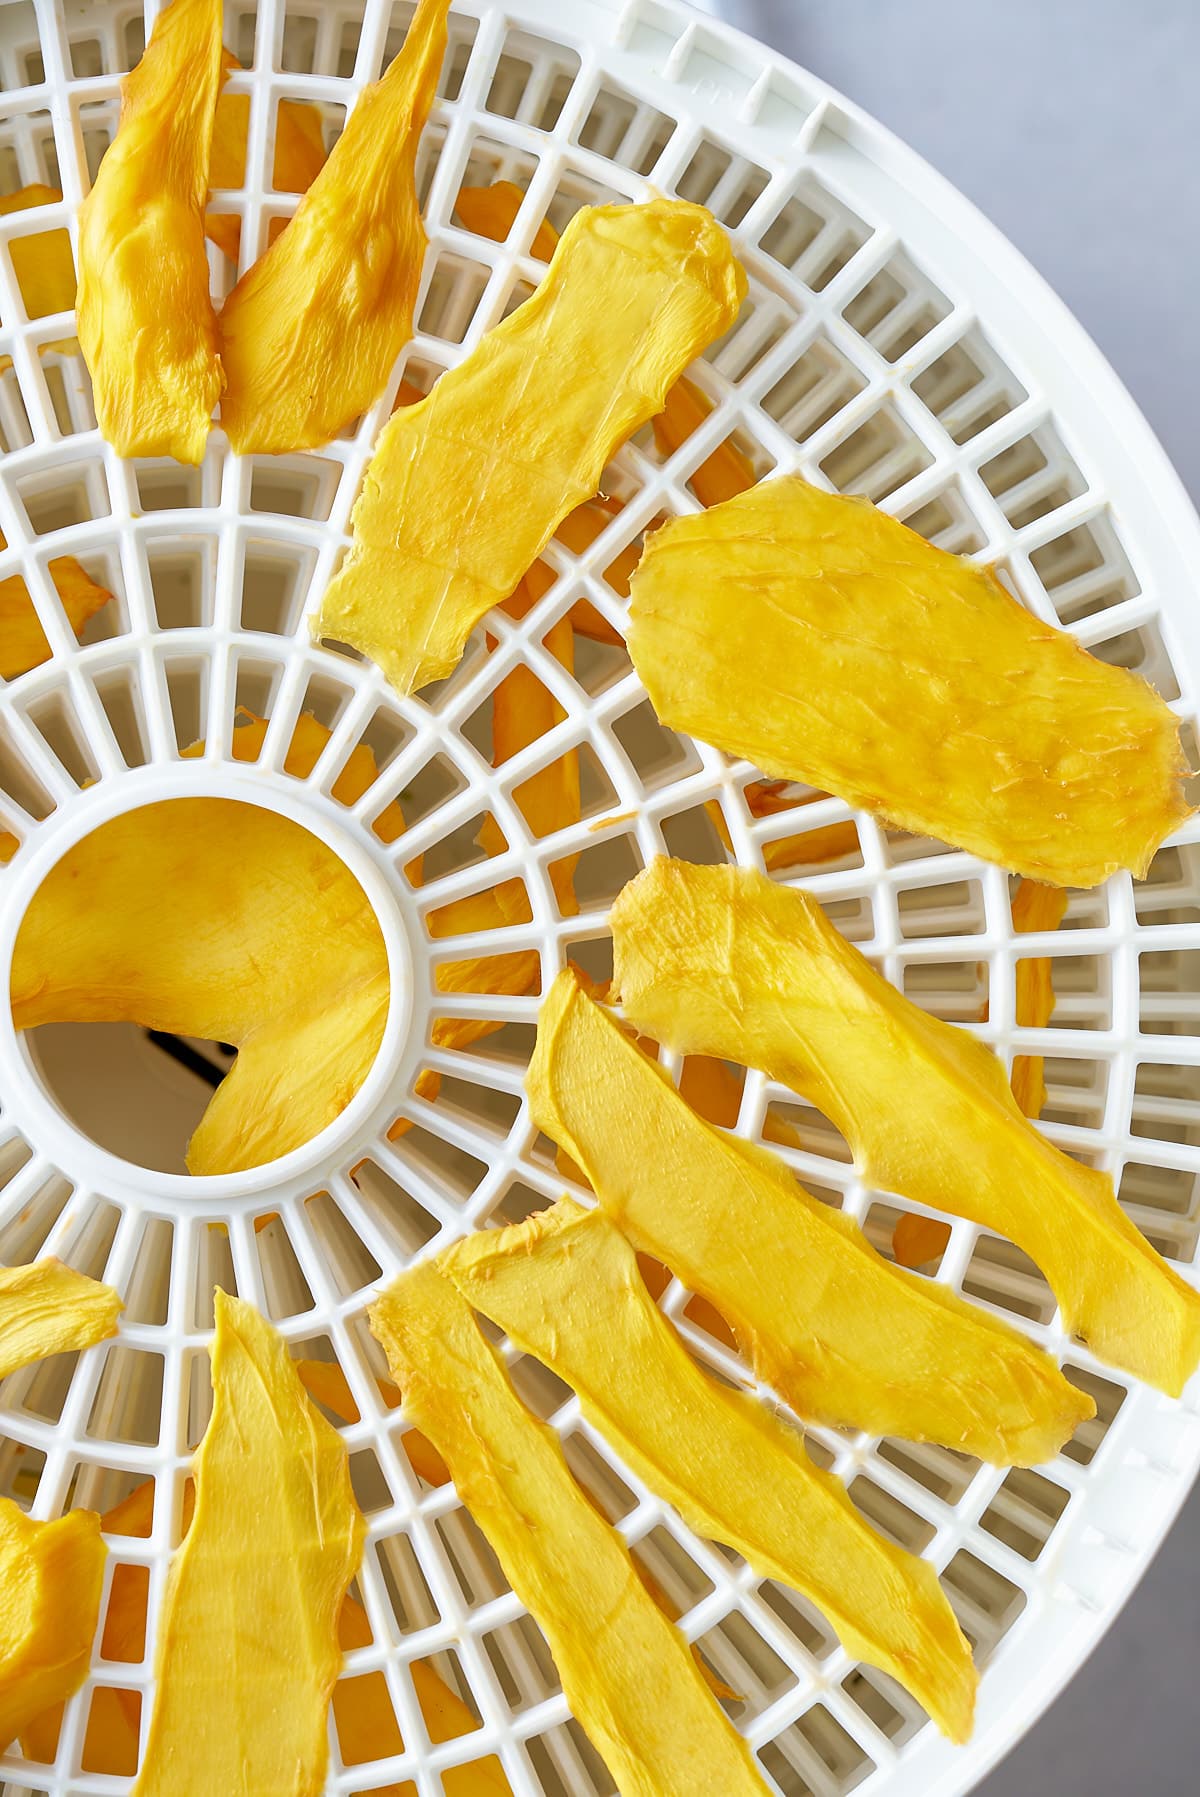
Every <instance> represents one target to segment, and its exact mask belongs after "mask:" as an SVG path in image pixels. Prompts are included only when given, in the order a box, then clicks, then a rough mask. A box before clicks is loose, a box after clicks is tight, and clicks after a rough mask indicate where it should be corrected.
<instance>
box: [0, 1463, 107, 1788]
mask: <svg viewBox="0 0 1200 1797" xmlns="http://www.w3.org/2000/svg"><path fill="white" fill-rule="evenodd" d="M103 1579H104V1543H103V1541H102V1540H101V1539H100V1518H99V1517H98V1516H96V1515H95V1514H94V1513H93V1512H92V1511H90V1510H72V1511H70V1512H69V1514H68V1515H66V1516H64V1517H62V1518H60V1520H59V1521H57V1522H34V1521H32V1519H31V1518H30V1517H28V1516H26V1515H25V1513H24V1511H23V1510H21V1509H20V1508H19V1507H18V1506H17V1505H16V1504H14V1503H13V1502H12V1500H11V1498H0V1752H3V1750H4V1749H5V1748H6V1747H7V1746H9V1744H10V1743H11V1742H12V1741H13V1740H15V1738H16V1737H17V1735H19V1734H21V1733H22V1732H23V1731H24V1729H25V1728H26V1726H27V1725H28V1724H29V1723H30V1722H32V1721H33V1720H34V1719H35V1718H36V1717H37V1716H39V1715H40V1714H41V1712H42V1711H43V1710H46V1709H48V1708H50V1707H52V1706H54V1705H56V1704H60V1703H62V1702H64V1701H65V1699H66V1698H68V1697H70V1695H71V1694H72V1692H73V1691H77V1690H78V1689H79V1687H80V1685H81V1684H82V1683H83V1681H84V1679H85V1678H86V1676H87V1670H88V1666H89V1664H90V1663H91V1658H92V1641H93V1638H94V1637H95V1633H96V1623H97V1620H98V1618H99V1615H100V1589H101V1585H102V1583H103Z"/></svg>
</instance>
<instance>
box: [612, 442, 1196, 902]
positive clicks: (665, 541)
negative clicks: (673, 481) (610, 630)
mask: <svg viewBox="0 0 1200 1797" xmlns="http://www.w3.org/2000/svg"><path fill="white" fill-rule="evenodd" d="M632 594H633V599H632V607H631V611H630V632H629V637H628V644H629V653H630V655H631V656H632V658H633V663H634V666H635V667H636V668H637V671H638V673H639V674H640V675H641V677H642V680H643V681H644V683H645V686H646V690H647V691H648V693H649V695H650V698H651V700H652V701H653V703H654V708H655V710H656V711H657V713H658V715H659V717H660V718H661V719H662V721H663V722H664V723H665V724H668V725H670V726H671V728H672V729H677V730H685V731H688V732H689V733H690V734H692V735H694V736H698V737H702V738H703V739H704V740H705V741H706V742H711V743H713V744H715V745H716V746H717V747H718V748H721V749H725V750H727V751H729V752H730V753H731V754H735V755H744V756H745V757H746V758H747V759H748V760H750V761H753V762H754V763H755V764H756V766H758V767H760V768H761V769H762V770H763V771H764V773H767V774H770V775H773V776H777V777H779V778H783V779H787V780H798V781H801V782H804V783H807V784H809V785H812V786H816V787H820V788H821V789H822V790H824V791H826V792H832V793H836V794H837V796H838V797H839V798H842V799H846V800H847V801H849V803H851V804H853V805H856V806H858V807H860V808H861V809H863V810H866V811H871V812H874V813H875V814H876V815H878V816H881V817H884V818H886V819H888V820H889V821H890V822H891V823H893V824H896V825H898V826H900V827H901V828H902V829H905V830H912V831H914V832H916V833H917V834H918V835H929V836H933V837H936V838H939V839H940V840H942V841H943V842H949V843H953V844H954V845H955V846H956V847H958V848H963V849H970V850H971V851H972V852H973V853H975V854H978V855H982V856H983V858H984V859H985V860H988V861H997V862H999V863H1000V865H1001V866H1002V867H1009V868H1012V869H1013V870H1014V871H1015V872H1017V873H1022V874H1026V875H1028V876H1029V877H1030V878H1031V879H1034V880H1042V881H1046V882H1048V883H1049V884H1051V885H1058V886H1095V885H1096V884H1098V883H1099V882H1100V881H1101V880H1104V879H1106V878H1107V877H1108V875H1109V874H1111V873H1114V872H1115V871H1116V870H1117V869H1118V868H1129V869H1130V870H1132V871H1133V872H1134V873H1136V874H1143V873H1145V871H1146V868H1147V867H1148V865H1149V863H1150V860H1151V857H1152V856H1153V854H1154V851H1155V850H1156V849H1157V847H1158V845H1159V844H1160V843H1161V842H1162V840H1163V838H1164V837H1165V836H1167V835H1168V834H1169V832H1170V831H1171V830H1173V829H1174V828H1175V827H1176V825H1178V824H1180V823H1182V821H1183V820H1184V818H1186V817H1187V816H1188V815H1189V812H1190V807H1189V806H1188V804H1187V802H1186V800H1185V798H1184V796H1183V790H1182V786H1181V780H1182V778H1183V776H1184V775H1185V774H1186V773H1187V771H1188V769H1187V767H1186V764H1185V762H1184V758H1183V753H1182V750H1181V748H1180V743H1179V727H1178V724H1177V722H1176V720H1175V718H1174V717H1173V716H1172V714H1171V712H1170V710H1169V709H1168V707H1167V706H1166V705H1165V704H1164V703H1163V701H1162V700H1161V699H1160V698H1159V697H1158V695H1157V694H1156V693H1155V692H1154V690H1153V688H1152V687H1150V686H1148V685H1147V683H1146V682H1145V681H1144V680H1142V679H1141V678H1140V677H1139V676H1138V675H1136V674H1131V673H1129V672H1128V670H1126V669H1124V668H1117V667H1109V666H1108V665H1107V664H1106V663H1104V662H1101V661H1098V660H1096V658H1095V657H1094V656H1091V655H1089V654H1088V653H1087V651H1086V650H1084V649H1082V648H1081V647H1080V646H1079V644H1078V643H1077V642H1076V641H1075V639H1074V637H1072V636H1069V635H1068V634H1067V633H1066V632H1065V631H1061V630H1055V629H1052V628H1051V627H1050V625H1048V624H1045V623H1043V622H1042V620H1041V619H1040V618H1036V617H1034V616H1033V614H1032V613H1031V612H1028V611H1026V610H1025V609H1024V607H1023V606H1021V605H1018V603H1017V601H1016V600H1015V599H1013V598H1012V597H1011V596H1010V595H1009V593H1008V592H1007V591H1006V589H1005V588H1004V587H1003V586H1002V585H1001V584H1000V582H999V580H998V579H997V578H996V576H995V575H994V574H993V573H992V572H991V571H990V570H989V569H986V568H980V567H977V566H975V565H974V564H973V563H971V562H968V561H964V560H962V559H961V558H959V557H957V556H953V555H948V554H947V553H946V552H945V551H944V550H941V549H935V548H934V547H933V546H932V545H931V544H929V543H927V542H925V540H924V539H923V538H922V537H919V536H918V535H917V534H916V532H915V531H911V530H908V529H906V527H905V526H904V525H902V524H898V523H896V521H895V520H894V519H893V518H889V517H887V516H886V515H885V514H884V513H883V512H880V511H878V510H877V509H876V508H875V507H874V506H872V505H870V504H869V503H868V502H867V501H866V500H863V499H846V498H841V497H839V496H837V495H835V494H830V493H823V492H820V491H819V490H818V489H817V488H816V487H813V486H810V485H809V484H808V482H807V481H805V480H802V479H801V478H800V477H799V476H798V475H788V476H784V477H781V478H780V479H777V480H770V481H765V482H763V483H762V484H761V485H759V486H757V487H755V488H753V489H752V490H751V491H750V492H748V493H743V494H741V495H739V496H738V497H737V498H735V499H731V500H729V501H728V502H727V503H726V504H725V505H722V506H716V507H714V508H712V510H710V511H707V512H703V513H700V514H698V515H696V516H693V517H688V518H677V519H675V520H673V521H672V522H671V523H669V524H666V525H664V527H663V528H662V530H660V531H658V532H657V533H656V534H655V535H654V536H653V537H652V538H651V539H650V541H649V543H648V544H647V547H646V550H645V553H644V554H643V556H642V560H641V563H640V565H639V568H638V571H637V573H636V574H635V576H634V579H633V584H632Z"/></svg>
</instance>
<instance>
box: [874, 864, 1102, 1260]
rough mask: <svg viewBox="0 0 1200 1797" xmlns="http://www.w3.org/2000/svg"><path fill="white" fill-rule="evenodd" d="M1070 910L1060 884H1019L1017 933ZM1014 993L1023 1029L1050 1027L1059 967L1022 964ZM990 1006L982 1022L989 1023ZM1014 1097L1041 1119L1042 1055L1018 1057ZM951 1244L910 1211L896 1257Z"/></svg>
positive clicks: (923, 1256) (1036, 959)
mask: <svg viewBox="0 0 1200 1797" xmlns="http://www.w3.org/2000/svg"><path fill="white" fill-rule="evenodd" d="M1066 909H1067V895H1066V893H1065V892H1064V891H1063V890H1062V888H1061V887H1059V886H1039V885H1038V883H1037V881H1036V880H1021V881H1019V882H1018V885H1017V890H1016V893H1015V894H1014V896H1013V901H1012V921H1013V929H1014V930H1017V931H1019V932H1023V931H1039V932H1040V931H1042V930H1056V929H1057V928H1058V926H1059V924H1060V923H1061V922H1062V920H1063V917H1064V915H1065V913H1066ZM1013 984H1014V987H1015V991H1014V994H1013V1000H1014V1011H1015V1017H1016V1022H1017V1024H1018V1025H1019V1027H1021V1028H1023V1029H1044V1028H1045V1026H1046V1025H1047V1024H1048V1023H1049V1021H1050V1018H1051V1016H1052V1014H1053V1011H1054V963H1053V961H1052V960H1051V959H1050V958H1049V956H1047V955H1037V956H1030V957H1028V958H1026V959H1024V960H1021V961H1018V962H1017V970H1016V976H1015V979H1014V982H1013ZM987 1015H988V1007H987V1005H986V1004H985V1005H984V1006H983V1009H982V1012H981V1013H980V1021H981V1022H983V1023H986V1022H987ZM1009 1084H1010V1085H1011V1087H1012V1095H1013V1097H1014V1098H1015V1099H1016V1101H1017V1103H1018V1105H1019V1106H1020V1108H1021V1110H1022V1111H1023V1112H1024V1114H1025V1116H1027V1117H1039V1116H1040V1115H1041V1112H1042V1106H1043V1105H1044V1104H1045V1102H1046V1079H1045V1063H1044V1061H1043V1058H1042V1056H1041V1055H1040V1054H1019V1055H1014V1056H1013V1064H1012V1072H1011V1074H1010V1075H1009ZM949 1240H950V1226H949V1224H948V1223H943V1222H941V1221H940V1219H939V1218H937V1217H922V1216H918V1215H917V1213H916V1212H915V1211H906V1212H905V1213H904V1215H903V1216H902V1217H899V1218H897V1221H896V1227H895V1229H894V1230H893V1232H892V1253H893V1254H894V1255H895V1256H896V1259H897V1260H898V1261H899V1263H900V1265H901V1266H902V1267H921V1266H925V1265H926V1264H927V1263H928V1262H929V1261H932V1260H937V1258H938V1257H939V1255H941V1254H942V1253H944V1251H945V1249H946V1246H947V1244H948V1243H949Z"/></svg>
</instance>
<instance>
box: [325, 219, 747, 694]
mask: <svg viewBox="0 0 1200 1797" xmlns="http://www.w3.org/2000/svg"><path fill="white" fill-rule="evenodd" d="M745 290H746V280H745V275H744V274H743V272H742V270H741V267H740V266H739V264H738V262H737V261H736V259H735V258H734V255H733V252H732V250H731V248H730V245H729V240H728V238H727V237H726V236H725V233H724V232H723V231H722V230H721V228H720V227H719V226H718V225H717V224H716V222H715V221H714V220H713V218H712V217H711V215H710V214H709V213H707V212H705V211H704V210H703V209H702V208H701V207H699V206H692V205H689V204H687V203H686V202H685V201H682V200H654V201H652V202H650V203H649V204H648V205H645V206H597V207H586V208H584V209H583V210H582V211H580V212H577V213H576V214H575V217H574V218H573V219H572V220H571V223H570V224H569V225H568V227H567V229H566V231H565V232H564V234H563V237H562V241H561V242H560V244H559V246H558V248H557V250H556V251H555V253H554V260H553V261H552V262H551V264H550V267H549V269H548V270H547V272H546V275H545V277H544V279H543V280H542V282H541V285H540V286H539V287H538V288H537V290H536V291H535V293H534V294H533V296H532V298H530V299H528V300H526V302H525V304H524V305H523V306H519V307H518V308H517V310H516V311H515V312H513V313H511V314H510V316H509V317H508V318H506V319H505V320H504V321H503V323H501V324H499V325H497V326H496V327H495V329H494V330H492V331H490V332H488V334H487V336H485V337H484V338H483V340H482V342H481V343H480V344H479V345H478V347H477V348H476V349H475V350H474V351H472V353H471V354H470V355H468V356H467V357H466V358H465V360H464V361H462V362H461V363H459V365H458V367H457V368H452V369H450V370H449V371H448V372H447V373H446V374H444V375H443V376H442V377H441V379H440V380H439V381H438V382H437V384H436V385H435V387H434V388H433V391H432V392H431V393H430V394H429V396H428V398H427V399H424V400H422V401H421V403H420V404H419V405H415V406H406V407H403V408H402V409H401V410H400V411H398V412H396V413H394V414H393V416H392V418H391V419H390V420H389V422H388V423H387V424H386V425H385V426H384V429H383V432H382V434H381V436H380V439H379V444H378V446H377V448H376V451H375V455H374V458H373V460H372V461H371V464H370V466H369V467H368V469H367V474H366V481H365V484H364V487H363V491H362V494H361V495H360V497H359V500H358V503H357V504H356V506H355V508H354V538H353V542H352V544H351V549H350V554H349V556H348V557H347V559H346V561H345V563H344V564H343V566H342V568H341V571H340V572H339V573H338V574H337V576H336V577H335V579H334V580H333V581H332V582H331V584H330V586H329V589H328V591H327V592H326V594H325V598H324V602H323V604H322V606H321V610H320V613H319V615H318V616H317V618H316V619H315V621H314V632H315V634H316V635H318V636H328V637H335V638H337V639H338V640H339V641H342V642H348V643H351V644H353V645H354V647H355V648H358V649H361V650H362V651H363V652H364V653H366V654H368V655H370V656H371V658H372V659H373V660H374V661H376V662H378V664H379V666H380V667H381V668H382V669H383V672H384V673H385V674H386V675H387V678H388V679H389V680H390V681H391V683H392V685H393V686H394V687H395V688H396V690H397V691H398V692H401V693H408V692H412V691H413V690H414V689H415V688H418V687H422V686H426V685H428V684H429V682H430V681H431V680H438V679H441V678H443V677H444V676H445V675H447V674H449V673H451V672H452V670H453V669H454V667H455V666H456V665H457V663H458V660H459V658H460V656H461V655H462V652H463V649H464V647H465V645H466V641H467V638H468V636H469V635H470V633H471V631H472V629H473V628H474V626H475V625H476V624H477V623H478V622H479V621H480V619H481V618H482V617H483V616H484V614H485V613H486V612H487V611H489V610H490V609H491V607H492V606H493V605H498V604H500V603H501V602H502V601H503V600H504V599H506V598H507V597H508V595H509V594H510V593H511V592H512V591H513V589H514V587H515V586H516V585H517V582H518V581H519V580H520V578H521V576H522V575H523V574H524V573H525V571H526V569H527V568H529V567H530V565H531V564H532V563H533V562H534V561H535V560H536V559H537V557H538V556H539V555H540V553H541V551H542V549H543V548H544V547H545V545H546V543H547V542H548V540H549V538H550V537H551V536H552V535H553V533H554V531H555V529H556V528H557V527H558V525H559V524H560V523H561V522H562V520H563V519H564V518H565V517H566V515H567V514H568V512H570V511H572V510H573V509H574V508H575V507H576V506H578V505H579V504H581V503H582V501H584V500H585V499H587V498H589V497H590V496H591V495H592V494H594V493H595V492H596V490H597V489H598V487H599V485H600V480H601V477H602V475H603V472H604V467H605V464H606V462H607V461H608V459H609V457H610V456H611V455H612V453H613V451H614V450H615V449H616V448H618V446H619V445H620V444H621V443H623V442H624V441H625V439H626V438H627V437H628V436H630V435H632V433H633V432H634V431H635V430H637V429H638V427H639V426H640V425H642V424H644V423H645V422H646V421H647V419H649V418H652V417H653V416H654V414H655V413H656V412H658V411H660V410H661V409H662V406H663V403H664V401H665V399H666V396H667V393H668V392H669V391H670V388H671V386H672V385H673V384H674V382H675V380H676V378H677V377H678V375H679V374H680V373H681V372H682V371H683V369H684V368H685V367H686V365H687V364H688V362H689V361H691V359H692V358H693V357H694V356H696V355H698V354H699V353H700V351H701V350H702V349H703V348H704V347H705V345H706V344H708V343H710V342H712V340H713V339H714V338H715V337H717V336H719V335H720V334H721V332H722V331H724V330H725V329H727V328H728V326H729V325H730V324H732V322H733V320H734V318H735V317H736V315H737V311H738V307H739V306H740V304H741V300H742V296H743V294H744V293H745ZM598 294H605V295H606V296H608V299H607V300H606V303H604V304H602V305H601V304H598V303H597V295H598ZM565 368H569V369H571V370H573V375H572V378H571V379H570V380H569V381H566V382H564V380H563V378H562V371H563V369H565ZM448 496H449V498H450V500H451V501H452V503H451V502H448Z"/></svg>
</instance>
